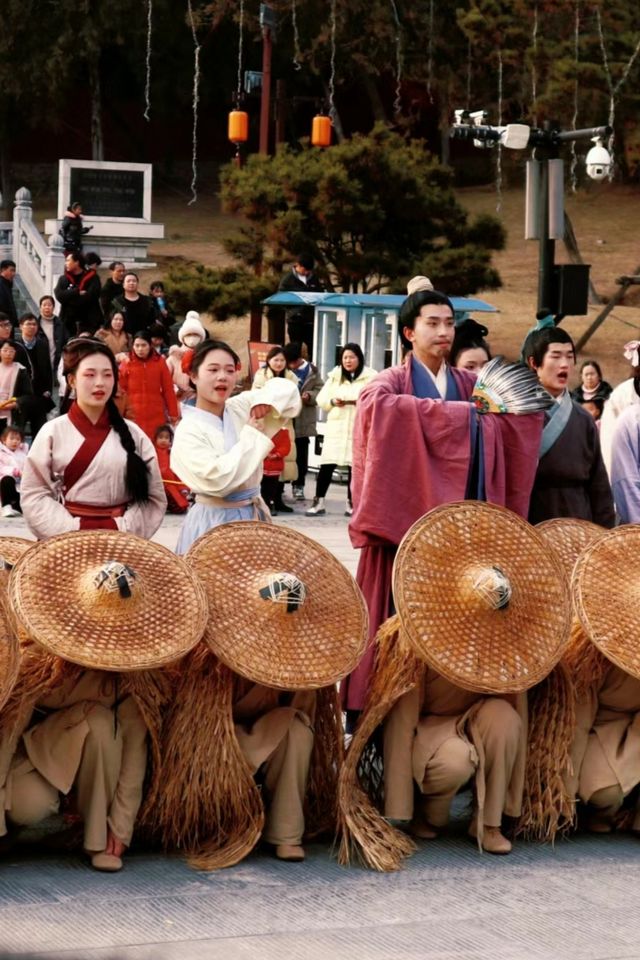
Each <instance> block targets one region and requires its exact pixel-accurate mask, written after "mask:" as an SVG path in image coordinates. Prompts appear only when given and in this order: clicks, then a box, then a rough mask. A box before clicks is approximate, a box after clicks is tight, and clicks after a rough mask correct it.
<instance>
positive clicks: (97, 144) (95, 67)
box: [89, 60, 104, 160]
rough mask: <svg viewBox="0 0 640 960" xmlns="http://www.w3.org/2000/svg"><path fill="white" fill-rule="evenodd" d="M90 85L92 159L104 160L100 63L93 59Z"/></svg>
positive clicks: (90, 68) (90, 65)
mask: <svg viewBox="0 0 640 960" xmlns="http://www.w3.org/2000/svg"><path fill="white" fill-rule="evenodd" d="M89 87H90V88H91V159H92V160H104V141H103V138H102V95H101V90H100V65H99V64H98V62H97V61H93V60H92V61H91V63H90V64H89Z"/></svg>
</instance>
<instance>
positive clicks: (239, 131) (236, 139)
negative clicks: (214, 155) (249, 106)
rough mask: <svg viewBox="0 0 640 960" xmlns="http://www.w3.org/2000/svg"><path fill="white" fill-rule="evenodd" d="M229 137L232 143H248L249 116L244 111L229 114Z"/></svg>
mask: <svg viewBox="0 0 640 960" xmlns="http://www.w3.org/2000/svg"><path fill="white" fill-rule="evenodd" d="M228 136H229V140H231V143H246V142H247V140H248V139H249V114H248V113H245V111H244V110H232V111H231V113H230V114H229V134H228Z"/></svg>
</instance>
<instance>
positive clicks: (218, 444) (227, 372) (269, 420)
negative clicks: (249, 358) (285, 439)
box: [171, 340, 300, 553]
mask: <svg viewBox="0 0 640 960" xmlns="http://www.w3.org/2000/svg"><path fill="white" fill-rule="evenodd" d="M239 369H240V359H239V357H238V355H237V354H236V353H235V351H234V350H232V349H231V347H229V346H228V345H227V344H226V343H222V342H221V341H219V340H205V342H204V343H202V344H201V345H200V346H199V347H197V348H196V349H195V351H194V353H193V357H192V360H191V371H190V377H191V382H192V383H193V385H194V387H195V391H196V405H195V407H185V409H184V411H183V418H182V420H181V421H180V423H179V424H178V427H177V428H176V435H175V439H174V442H173V447H172V450H171V469H172V470H174V471H175V473H177V475H178V476H179V477H180V479H181V480H184V482H185V483H186V484H187V486H188V487H189V488H190V489H191V490H192V491H193V492H194V494H195V498H196V502H195V504H194V505H193V507H191V509H190V510H189V512H188V513H187V516H186V517H185V521H184V524H183V526H182V530H181V531H180V537H179V539H178V545H177V547H176V551H177V552H178V553H185V552H186V551H187V550H188V549H189V547H190V546H191V544H192V543H193V542H194V541H195V540H197V538H198V537H199V536H201V535H202V534H203V533H206V532H207V531H208V530H211V529H212V528H213V527H216V526H218V525H219V524H221V523H230V522H231V521H233V520H252V519H256V518H257V519H261V520H268V519H270V516H271V515H270V513H269V508H268V507H267V505H266V504H265V502H264V500H263V499H262V497H261V496H260V479H261V476H262V462H263V460H264V458H265V457H266V455H267V454H268V453H269V452H270V451H271V449H272V448H273V443H272V441H271V438H272V437H273V436H274V435H275V434H276V433H277V432H278V431H279V430H281V429H282V428H283V427H286V425H287V420H288V419H289V418H291V417H295V415H296V414H297V413H298V412H299V410H300V397H299V394H298V390H297V387H296V385H295V384H294V383H291V382H290V381H289V380H287V379H282V378H280V377H274V378H273V379H271V380H269V381H267V383H266V384H265V385H264V387H263V388H262V389H261V390H257V391H256V390H250V391H247V392H245V393H240V394H238V395H237V396H235V397H234V396H232V393H233V391H234V389H235V387H236V382H237V379H238V371H239Z"/></svg>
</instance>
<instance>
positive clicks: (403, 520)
mask: <svg viewBox="0 0 640 960" xmlns="http://www.w3.org/2000/svg"><path fill="white" fill-rule="evenodd" d="M399 327H400V336H401V339H402V342H403V344H404V346H405V348H406V350H407V351H408V354H407V357H406V359H405V362H404V363H403V364H402V365H401V366H396V367H391V368H389V369H388V370H384V371H383V372H382V373H381V374H379V375H378V376H377V377H376V378H375V380H373V381H372V383H371V384H369V386H367V387H366V388H365V389H364V390H363V392H362V394H361V395H360V399H359V400H358V407H357V412H356V422H355V427H354V438H353V466H352V495H353V506H354V512H353V517H352V520H351V523H350V525H349V532H350V535H351V542H352V544H353V546H354V547H356V548H359V549H360V551H361V553H360V561H359V564H358V573H357V581H358V584H359V585H360V587H361V589H362V592H363V594H364V596H365V599H366V601H367V605H368V608H369V619H370V637H371V639H373V637H374V636H375V634H376V632H377V630H378V627H379V626H380V624H381V623H383V622H384V620H386V619H387V617H388V616H390V615H391V613H392V612H393V600H392V596H391V573H392V567H393V560H394V557H395V554H396V550H397V547H398V544H399V543H400V541H401V540H402V538H403V536H404V534H405V533H406V532H407V530H408V529H409V527H410V526H411V525H412V524H413V523H415V521H416V520H418V519H419V518H420V517H421V516H422V515H423V514H425V513H427V511H429V510H431V509H433V508H434V507H438V506H441V505H442V504H445V503H453V502H455V501H458V500H464V499H477V500H486V501H488V502H490V503H497V504H501V505H503V506H506V507H509V508H510V509H511V510H513V511H515V512H516V513H518V514H520V516H522V517H525V518H526V516H527V511H528V508H529V494H530V491H531V487H532V484H533V480H534V476H535V472H536V466H537V460H538V447H539V444H540V434H541V430H542V414H540V413H535V414H529V415H525V416H518V417H515V416H512V415H510V414H492V413H490V414H482V415H480V414H479V413H478V412H477V411H476V408H475V406H474V404H473V403H472V402H471V394H472V391H473V388H474V384H475V377H474V376H473V374H470V373H468V372H467V371H465V370H455V369H452V368H451V367H449V365H448V363H447V357H448V355H449V351H450V349H451V344H452V342H453V337H454V311H453V307H452V305H451V302H450V300H449V299H448V297H446V296H445V295H444V294H442V293H439V292H437V291H435V290H421V291H420V292H418V293H414V294H411V295H410V296H409V297H407V299H406V300H405V302H404V303H403V305H402V308H401V310H400V315H399ZM445 602H446V598H445V597H443V603H445ZM373 656H374V648H373V645H370V646H369V648H368V650H367V652H366V653H365V656H364V657H363V659H362V661H361V663H360V664H359V666H358V667H357V668H356V670H355V671H354V672H353V673H352V674H351V675H350V676H349V677H347V678H346V679H345V680H344V681H343V687H342V696H343V704H344V706H345V708H346V710H347V712H348V714H349V713H350V712H351V711H353V712H358V711H360V710H362V707H363V705H364V700H365V696H366V693H367V687H368V683H369V676H370V674H371V669H372V663H373Z"/></svg>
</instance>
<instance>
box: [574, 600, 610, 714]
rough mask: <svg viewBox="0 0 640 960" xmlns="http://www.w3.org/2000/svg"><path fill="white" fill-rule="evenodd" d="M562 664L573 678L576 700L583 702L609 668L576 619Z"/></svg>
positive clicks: (602, 655)
mask: <svg viewBox="0 0 640 960" xmlns="http://www.w3.org/2000/svg"><path fill="white" fill-rule="evenodd" d="M563 662H564V663H565V664H566V666H567V668H568V669H569V671H570V673H571V676H572V677H573V684H574V687H575V697H576V700H583V699H584V698H585V696H586V695H587V693H588V692H589V690H590V689H591V687H593V686H595V685H597V684H599V683H600V681H601V680H602V678H603V677H604V675H605V673H606V672H607V670H608V669H609V667H610V666H611V662H610V661H609V660H607V658H606V657H605V655H604V654H603V653H601V652H600V651H599V650H598V648H597V647H596V645H595V644H594V643H592V642H591V640H590V639H589V635H588V634H587V632H586V631H585V629H584V627H583V626H582V624H581V623H580V621H579V620H577V619H576V620H574V622H573V626H572V628H571V640H570V642H569V646H568V648H567V652H566V653H565V656H564V659H563Z"/></svg>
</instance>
